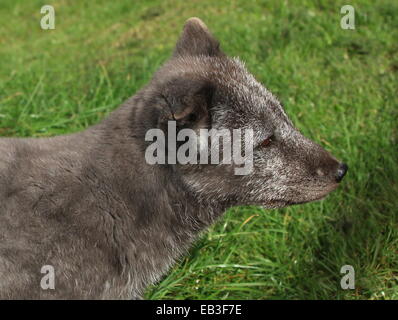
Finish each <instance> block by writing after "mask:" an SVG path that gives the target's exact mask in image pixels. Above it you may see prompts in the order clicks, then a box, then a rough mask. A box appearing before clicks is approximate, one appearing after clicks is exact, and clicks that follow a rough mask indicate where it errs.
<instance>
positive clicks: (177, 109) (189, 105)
mask: <svg viewBox="0 0 398 320" xmlns="http://www.w3.org/2000/svg"><path fill="white" fill-rule="evenodd" d="M213 94H214V87H213V85H212V84H211V83H209V82H207V81H203V80H196V79H190V80H187V79H181V78H180V79H175V80H174V81H172V82H171V83H168V85H167V90H166V91H165V92H163V93H162V98H163V100H164V103H165V104H166V106H165V108H164V109H163V112H162V116H161V118H160V122H161V123H162V124H164V123H166V122H167V121H173V120H174V121H176V124H177V127H178V128H192V129H195V128H198V127H206V126H207V125H208V124H209V122H210V116H209V114H210V113H209V108H210V107H211V103H212V99H213Z"/></svg>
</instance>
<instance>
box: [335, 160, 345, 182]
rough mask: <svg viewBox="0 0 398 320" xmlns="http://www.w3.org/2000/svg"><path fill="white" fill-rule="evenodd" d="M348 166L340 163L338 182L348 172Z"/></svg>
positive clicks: (337, 175)
mask: <svg viewBox="0 0 398 320" xmlns="http://www.w3.org/2000/svg"><path fill="white" fill-rule="evenodd" d="M347 170H348V166H347V165H346V164H345V163H340V165H339V167H338V168H337V172H336V182H340V181H341V180H343V178H344V176H345V174H346V173H347Z"/></svg>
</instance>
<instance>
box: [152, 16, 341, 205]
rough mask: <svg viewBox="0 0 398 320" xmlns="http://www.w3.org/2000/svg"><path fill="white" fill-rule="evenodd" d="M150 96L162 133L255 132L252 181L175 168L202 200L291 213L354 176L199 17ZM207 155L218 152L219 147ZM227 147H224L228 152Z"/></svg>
mask: <svg viewBox="0 0 398 320" xmlns="http://www.w3.org/2000/svg"><path fill="white" fill-rule="evenodd" d="M145 96H146V97H147V99H149V100H150V102H151V105H153V106H155V107H154V110H153V112H152V113H150V119H151V121H152V122H151V123H152V124H153V125H154V126H155V127H157V128H159V129H162V130H166V128H167V126H166V124H167V123H168V122H170V121H174V122H175V124H176V130H177V131H178V130H182V129H183V128H190V129H192V130H194V131H195V132H199V130H200V129H215V130H224V131H225V130H227V131H232V130H234V129H242V130H243V129H251V130H252V132H253V135H252V137H251V140H250V145H251V147H252V150H251V155H252V157H251V160H250V161H252V163H251V165H252V170H251V171H250V172H248V173H247V174H244V175H237V174H234V169H235V168H236V166H240V165H239V164H236V163H234V162H232V163H230V164H225V163H222V164H212V163H211V162H210V161H209V163H208V164H192V163H191V164H190V163H186V164H182V163H179V162H178V161H177V163H176V164H175V165H173V166H174V167H173V170H174V172H175V173H176V174H177V175H178V176H179V177H180V178H181V180H180V181H181V183H183V184H184V186H185V187H186V189H188V190H190V191H192V192H193V193H194V194H196V195H197V196H198V197H199V198H202V199H212V200H215V201H219V202H225V203H228V204H229V205H260V206H263V207H266V208H277V207H283V206H286V205H290V204H297V203H304V202H308V201H314V200H318V199H321V198H323V197H324V196H326V195H327V194H328V193H329V192H331V191H332V190H334V189H335V188H336V187H337V186H338V183H339V182H340V181H341V180H342V178H343V177H344V175H345V173H346V171H347V165H345V164H344V163H341V162H339V161H337V160H336V159H335V158H334V157H333V156H332V155H330V154H329V153H328V152H327V151H326V150H324V149H323V148H322V147H321V146H320V145H318V144H316V143H315V142H313V141H311V140H310V139H308V138H306V137H304V136H303V135H302V134H301V133H300V132H299V131H298V130H297V129H296V128H295V127H294V125H293V123H292V122H291V121H290V120H289V118H288V116H287V114H286V113H285V111H284V109H283V107H282V105H281V103H280V102H279V101H278V99H277V98H276V97H275V96H274V95H273V94H272V93H271V92H269V91H268V90H267V89H266V88H265V87H264V86H263V85H262V84H260V83H259V82H258V81H256V79H255V78H254V77H253V75H252V74H250V73H249V72H248V71H247V69H246V68H245V66H244V64H243V63H242V62H241V61H240V60H239V59H237V58H230V57H228V56H227V55H226V54H225V53H223V52H222V50H221V49H220V45H219V42H218V41H217V40H216V39H215V38H214V37H213V35H212V34H211V33H210V31H209V30H208V28H207V27H206V25H205V24H204V23H203V22H202V21H201V20H200V19H198V18H191V19H189V20H188V21H187V22H186V24H185V26H184V29H183V31H182V34H181V36H180V38H179V40H178V42H177V45H176V47H175V51H174V54H173V56H172V57H171V59H170V60H169V61H167V62H166V63H165V65H164V66H163V67H161V68H160V69H159V70H158V71H157V72H156V74H155V76H154V77H153V79H152V81H151V82H150V84H149V85H148V86H147V87H146V93H145ZM148 121H149V120H148ZM153 121H154V122H153ZM166 140H167V139H166ZM200 140H201V139H199V148H198V149H197V150H198V152H199V150H200V148H203V146H202V145H201V142H200ZM202 142H203V141H202ZM242 143H243V144H244V142H242ZM176 145H177V146H178V143H177V144H176ZM205 148H209V150H210V151H211V148H212V146H211V143H210V144H207V145H206V147H205ZM223 148H225V145H223V144H221V146H220V149H219V152H220V153H222V151H223ZM170 151H171V150H170V147H169V149H168V152H170ZM166 165H167V164H166Z"/></svg>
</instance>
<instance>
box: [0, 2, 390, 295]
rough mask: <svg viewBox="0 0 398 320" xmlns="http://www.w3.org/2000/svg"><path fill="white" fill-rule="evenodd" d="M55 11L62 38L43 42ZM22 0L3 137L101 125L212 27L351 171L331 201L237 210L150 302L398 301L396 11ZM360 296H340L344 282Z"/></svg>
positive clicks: (3, 79) (1, 121)
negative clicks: (180, 45)
mask: <svg viewBox="0 0 398 320" xmlns="http://www.w3.org/2000/svg"><path fill="white" fill-rule="evenodd" d="M45 4H51V5H53V6H54V7H55V11H56V29H55V30H41V29H40V27H39V22H40V18H41V15H40V7H41V6H42V5H45ZM344 4H346V1H279V0H274V1H247V0H235V1H223V0H220V1H209V0H205V1H189V2H188V1H184V2H179V1H175V0H170V1H165V0H161V1H160V0H159V1H127V0H126V1H106V0H101V1H84V2H83V1H68V0H59V1H50V0H45V1H32V0H31V1H22V0H1V4H0V21H1V25H0V135H1V136H37V137H38V136H50V135H55V134H62V133H66V132H68V133H69V132H75V131H79V130H82V129H84V128H86V127H87V126H89V125H91V124H94V123H96V122H98V121H99V120H100V119H102V118H104V117H105V116H106V114H107V113H108V112H110V111H111V110H113V109H114V108H116V107H117V106H118V105H119V104H120V103H121V102H123V101H124V100H125V99H126V98H128V97H129V96H131V95H133V94H134V92H135V91H136V90H137V89H139V88H140V87H141V86H142V85H144V84H145V83H146V82H147V81H148V80H149V79H150V77H151V75H152V73H153V72H154V71H155V70H156V69H157V68H158V67H159V65H160V64H161V63H162V62H164V61H165V59H167V57H169V55H170V53H171V50H172V49H173V46H174V43H175V41H176V39H177V36H178V34H179V32H180V30H181V27H182V25H183V22H184V21H185V20H186V19H187V18H188V17H190V16H199V17H201V18H202V19H203V20H204V21H205V22H206V23H207V24H208V25H209V27H210V28H211V29H212V30H213V32H214V34H215V35H216V36H217V37H218V38H219V39H220V41H221V44H222V47H223V49H224V50H225V51H226V52H227V53H228V54H229V55H233V56H238V55H239V56H240V57H241V58H242V59H243V60H245V61H246V62H247V66H248V68H249V69H250V70H251V71H252V72H253V73H254V74H255V75H256V77H257V78H258V79H259V80H260V81H262V82H263V83H264V84H265V85H266V86H267V87H268V88H269V89H271V91H273V92H274V93H275V94H276V95H277V96H279V98H280V99H281V100H282V102H283V103H284V105H285V107H286V110H287V112H288V114H289V115H290V116H291V118H292V119H293V121H294V122H295V124H296V125H297V126H298V127H299V128H300V129H301V130H302V132H303V133H304V134H305V135H307V136H309V137H310V138H312V139H314V140H315V141H317V142H319V143H321V144H322V145H323V146H325V147H326V148H327V149H328V150H330V151H331V152H332V153H333V154H334V155H335V156H336V157H338V158H340V159H343V160H344V161H345V162H347V163H348V164H349V166H350V170H349V172H348V175H347V177H346V178H345V180H344V182H343V184H342V186H341V187H340V188H339V189H338V190H337V191H336V192H334V193H333V194H332V195H330V196H329V197H328V198H327V199H326V200H324V201H322V202H317V203H312V204H306V205H300V206H295V207H290V208H286V209H283V210H273V211H272V210H270V211H264V210H262V209H259V208H255V207H244V208H235V209H233V210H230V211H229V212H228V213H227V214H226V215H225V216H224V218H223V219H222V220H221V221H220V222H219V223H218V224H217V225H215V226H214V227H213V228H212V229H211V230H210V232H207V233H205V234H204V235H203V236H202V238H201V239H200V240H199V241H198V242H197V243H196V245H195V247H194V248H193V249H192V250H191V252H190V255H189V256H187V257H184V258H183V259H182V260H181V261H180V263H179V264H177V265H176V266H175V267H174V268H173V269H172V271H171V272H170V273H169V274H168V275H167V276H166V277H165V278H164V279H163V281H161V282H160V283H159V284H158V285H156V286H154V287H153V288H150V290H148V292H147V294H146V297H147V298H149V299H165V298H169V299H397V298H398V228H397V227H398V213H397V211H398V210H397V206H398V200H397V199H398V195H397V194H398V186H397V180H398V179H397V178H398V165H397V160H398V159H397V158H398V157H397V155H398V151H397V142H398V141H397V124H398V109H397V108H398V99H397V92H398V90H397V83H398V82H397V71H398V41H397V40H398V3H397V2H396V1H393V0H391V1H370V0H369V1H350V4H351V5H353V6H354V8H355V9H356V30H342V29H341V28H340V19H341V17H342V15H341V14H340V8H341V6H342V5H344ZM346 264H349V265H352V266H354V268H355V270H356V289H355V290H342V289H341V288H340V279H341V276H342V275H341V274H340V268H341V266H343V265H346Z"/></svg>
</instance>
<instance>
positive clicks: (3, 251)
mask: <svg viewBox="0 0 398 320" xmlns="http://www.w3.org/2000/svg"><path fill="white" fill-rule="evenodd" d="M187 110H188V111H187ZM173 119H176V121H177V124H178V126H179V128H181V127H190V128H194V129H198V128H218V129H220V128H226V129H229V130H230V129H233V128H253V129H254V132H255V137H254V140H255V141H254V144H255V146H256V149H255V151H254V171H253V172H252V173H251V174H249V175H246V176H237V175H234V174H233V168H234V165H189V164H188V165H178V164H177V165H149V164H147V163H146V162H145V159H144V152H145V148H146V146H147V145H148V142H145V141H144V136H145V133H146V131H147V130H148V129H151V128H165V125H166V123H167V121H168V120H173ZM270 136H272V141H271V143H270V144H269V145H268V146H261V143H262V141H264V140H265V139H266V138H268V137H270ZM339 168H340V178H341V177H342V175H344V173H345V171H346V170H343V171H344V173H342V174H341V170H342V169H341V164H340V163H339V162H338V161H336V160H335V159H334V158H333V157H332V156H331V155H330V154H329V153H327V152H326V151H325V150H324V149H323V148H321V147H320V146H319V145H317V144H315V143H314V142H312V141H310V140H309V139H307V138H305V137H304V136H302V135H301V134H300V133H299V132H298V131H297V129H295V128H294V127H293V125H292V123H291V121H290V120H289V119H288V117H287V116H286V113H285V112H284V110H283V108H282V107H281V104H280V103H279V102H278V100H277V99H276V98H275V97H274V96H273V95H272V94H271V93H270V92H269V91H267V90H266V89H265V88H264V87H263V86H262V85H261V84H259V83H258V82H257V81H256V80H255V79H254V77H253V76H252V75H251V74H250V73H248V72H247V70H246V69H245V67H244V65H243V64H242V63H241V62H240V61H239V60H238V59H231V58H228V57H227V56H226V55H225V54H224V53H223V52H222V51H221V50H220V48H219V44H218V42H217V40H216V39H215V38H214V37H213V36H212V35H211V33H210V32H209V30H208V29H207V27H206V26H205V25H204V24H203V22H202V21H200V20H199V19H197V18H191V19H189V20H188V21H187V23H186V25H185V27H184V30H183V33H182V35H181V37H180V40H179V41H178V43H177V46H176V49H175V52H174V54H173V57H172V58H171V59H170V60H169V61H168V62H167V63H166V64H165V65H164V66H163V67H162V68H161V69H160V70H159V71H158V72H157V73H156V74H155V76H154V77H153V79H152V81H151V82H150V83H149V84H148V85H147V86H146V87H144V88H143V89H142V90H141V91H139V92H138V93H137V94H136V95H135V96H134V97H132V98H131V99H129V100H128V101H127V102H125V103H124V104H123V105H122V106H121V107H120V108H118V109H117V110H116V111H114V112H113V113H111V115H110V116H109V117H108V118H107V119H105V120H104V121H103V122H101V123H99V124H98V125H95V126H93V127H91V128H88V129H87V130H85V131H83V132H81V133H77V134H71V135H65V136H58V137H53V138H36V139H33V138H27V139H16V138H2V139H0V298H3V299H4V298H6V299H15V298H18V299H38V298H40V299H70V298H77V299H84V298H86V299H87V298H94V299H119V298H124V299H129V298H140V297H141V296H142V294H143V292H144V290H145V288H146V287H147V286H148V285H149V284H152V283H154V282H156V281H157V280H159V279H160V277H161V276H162V275H164V273H165V272H167V270H168V268H169V267H170V266H171V265H172V264H173V262H174V261H175V260H176V259H177V258H179V257H180V256H181V255H182V254H184V252H186V250H187V249H188V248H189V246H190V244H191V243H192V242H193V241H194V240H195V239H196V238H197V235H198V234H199V233H200V232H201V231H202V230H205V229H206V227H208V226H209V225H210V224H212V223H213V222H214V221H215V220H216V219H217V218H218V217H220V216H221V215H222V213H223V212H224V211H225V210H226V209H227V208H229V207H231V206H235V205H242V204H247V205H249V204H255V205H261V206H264V207H266V208H277V207H283V206H286V205H290V204H294V203H303V202H308V201H313V200H317V199H320V198H322V197H324V196H325V195H327V194H328V193H329V192H330V191H332V190H334V189H335V188H336V187H337V181H338V180H340V179H336V174H338V170H339ZM43 265H52V266H54V268H55V290H51V289H49V290H43V289H42V288H41V286H40V279H41V278H42V277H43V274H41V273H40V270H41V267H42V266H43Z"/></svg>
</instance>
